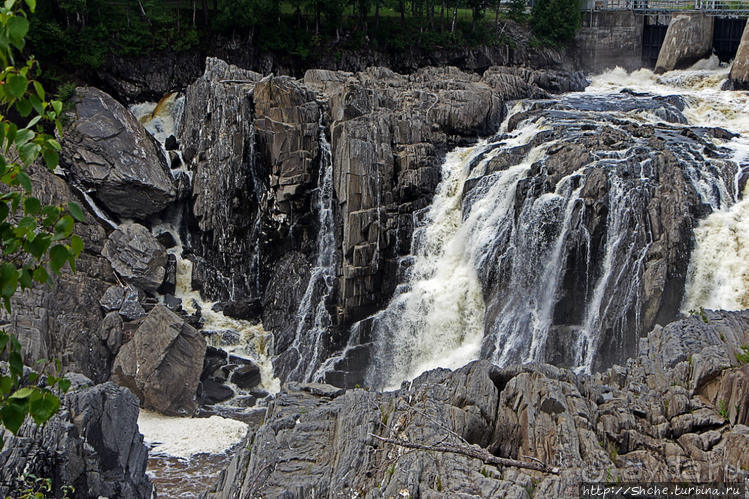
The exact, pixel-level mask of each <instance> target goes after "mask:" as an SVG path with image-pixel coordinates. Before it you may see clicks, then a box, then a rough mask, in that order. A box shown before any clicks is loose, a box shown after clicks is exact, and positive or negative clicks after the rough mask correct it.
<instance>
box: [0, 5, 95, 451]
mask: <svg viewBox="0 0 749 499" xmlns="http://www.w3.org/2000/svg"><path fill="white" fill-rule="evenodd" d="M26 7H28V9H29V11H31V12H33V11H34V9H35V8H36V0H23V2H21V0H5V2H4V3H3V4H0V61H1V62H3V66H4V68H5V69H3V70H2V71H0V108H2V109H3V110H4V112H5V110H7V109H10V110H14V111H15V113H12V112H11V113H6V114H11V115H13V114H15V115H18V116H21V117H23V118H26V117H28V116H30V115H31V114H32V113H34V116H32V117H31V119H30V120H29V121H28V124H27V125H26V126H25V127H23V128H19V127H18V125H17V124H16V123H13V122H12V121H10V120H9V119H8V118H7V117H5V116H3V115H0V182H2V183H3V184H5V185H6V186H8V189H4V193H3V194H1V195H0V257H1V258H2V259H1V260H0V262H1V263H0V298H1V299H2V302H3V304H4V306H5V308H6V310H7V311H8V312H10V311H11V298H12V297H13V295H15V293H16V292H17V290H18V288H19V287H20V288H21V290H24V289H28V288H30V287H31V286H32V285H33V283H34V281H36V282H37V283H40V284H44V283H47V282H48V281H49V274H48V272H47V269H46V268H47V267H48V268H49V269H51V270H52V271H53V272H54V273H59V272H60V271H61V269H62V268H63V267H64V266H65V264H66V263H67V264H68V265H69V266H70V268H71V270H73V271H75V259H76V258H77V257H78V256H79V255H80V254H81V252H82V251H83V240H82V239H81V238H80V237H79V236H77V235H75V234H73V231H74V228H75V221H76V220H78V221H83V220H84V213H83V210H81V207H80V206H79V205H78V204H77V203H74V202H70V203H67V205H65V206H55V205H48V206H44V205H43V204H42V202H41V201H40V200H39V199H38V198H36V197H33V196H32V195H31V192H32V187H33V186H32V183H31V178H30V177H29V175H28V173H26V168H27V167H29V166H30V165H31V164H32V163H34V162H36V161H37V159H39V158H40V157H41V158H43V160H44V164H45V166H46V167H47V168H48V169H50V170H53V169H54V168H55V167H56V166H57V163H58V159H59V152H60V143H59V142H58V141H57V140H55V138H54V137H52V136H50V135H49V134H47V133H46V132H45V128H44V126H43V125H44V124H45V123H46V124H53V125H54V128H55V129H57V131H58V132H61V131H62V126H61V124H60V119H59V118H60V114H61V113H62V103H61V102H59V101H56V100H53V101H49V102H48V101H46V100H45V99H46V93H45V92H44V88H43V86H42V85H41V83H39V82H38V81H37V80H35V79H34V78H36V77H38V75H39V74H40V70H39V66H38V64H37V63H36V61H35V60H34V59H33V58H30V59H29V60H27V61H26V62H25V64H24V65H21V66H16V65H14V59H15V56H16V55H18V54H15V53H14V51H15V50H17V51H19V53H20V51H21V50H23V48H24V45H25V38H26V35H27V34H28V32H29V21H28V19H27V17H26V16H27V13H26V10H25V8H26ZM53 243H54V245H53ZM6 355H7V357H5V356H6ZM0 358H7V359H8V364H7V366H8V367H7V369H5V370H4V371H0V424H2V425H3V426H4V427H5V428H7V429H8V430H9V431H10V432H12V433H16V432H17V431H18V430H19V428H20V427H21V425H22V424H23V422H24V421H25V420H26V418H27V417H28V416H31V419H32V420H33V421H34V422H35V423H36V424H44V423H45V422H46V421H47V420H49V418H51V417H52V416H53V415H54V414H55V413H56V412H57V410H58V409H59V407H60V399H59V397H58V396H57V394H56V393H54V392H53V391H52V390H51V389H54V388H55V387H57V389H58V390H60V391H62V392H64V391H66V390H67V389H68V388H69V387H70V381H69V380H66V379H64V378H57V377H54V376H48V377H47V378H46V379H42V378H41V377H40V376H39V375H38V374H36V373H33V372H32V373H30V374H28V375H27V376H25V375H24V367H23V357H22V355H21V344H20V342H19V341H18V339H17V338H16V337H15V336H13V335H11V334H8V333H6V332H5V331H0ZM56 370H57V371H58V372H59V370H60V366H59V363H58V364H57V368H56ZM40 382H43V383H40ZM1 447H2V441H0V448H1Z"/></svg>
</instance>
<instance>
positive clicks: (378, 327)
mask: <svg viewBox="0 0 749 499" xmlns="http://www.w3.org/2000/svg"><path fill="white" fill-rule="evenodd" d="M724 77H725V70H724V68H720V69H714V68H712V69H694V70H689V71H682V72H671V73H668V74H666V75H664V76H662V77H656V76H655V75H654V74H653V73H652V72H649V71H646V70H641V71H638V72H635V73H632V74H626V73H624V72H623V71H621V70H614V71H612V72H611V73H608V74H605V75H602V76H600V77H597V78H596V79H594V83H593V85H592V87H591V88H590V89H589V90H588V91H587V92H585V93H582V94H569V95H565V96H562V97H560V98H559V100H558V101H557V102H551V101H537V102H534V103H530V104H529V103H526V104H524V105H518V106H515V108H514V109H513V110H512V111H511V112H510V113H509V115H508V117H507V119H506V120H505V122H504V124H503V125H502V128H501V129H500V132H499V133H498V134H497V135H496V136H495V137H494V138H492V139H490V140H488V141H481V142H479V143H478V144H476V145H474V146H472V147H464V148H458V149H456V150H454V151H452V152H450V153H448V154H447V156H446V158H445V161H444V163H443V165H442V182H441V183H440V184H439V186H438V188H437V191H436V193H435V196H434V198H433V201H432V204H431V206H430V207H428V208H427V209H425V210H423V211H421V212H417V213H415V214H414V231H413V235H412V245H411V247H412V253H411V255H409V256H407V257H403V258H401V260H400V262H399V263H400V269H401V272H400V284H399V285H398V286H397V288H396V290H395V292H394V295H393V297H392V298H391V300H390V301H389V303H388V304H387V306H386V307H385V308H384V309H383V310H381V311H380V312H378V313H376V314H374V315H372V316H370V317H368V318H366V319H365V320H363V321H361V322H359V323H356V324H354V325H353V327H352V329H351V332H350V335H349V342H348V344H347V345H346V347H345V348H344V350H343V351H342V352H339V353H338V354H337V355H335V356H333V357H331V358H329V359H327V361H326V362H325V363H324V364H323V365H322V367H321V368H320V369H319V370H318V372H317V373H316V376H315V379H325V374H326V373H328V372H332V371H335V370H340V369H341V368H340V367H336V366H341V365H345V364H346V362H343V361H344V360H345V359H346V357H347V355H349V353H351V354H352V357H351V358H352V359H355V358H356V357H357V356H360V355H359V354H358V353H356V352H357V350H356V349H357V348H369V349H371V352H370V355H369V358H370V359H371V360H370V362H369V365H368V368H367V373H366V378H365V382H366V384H367V385H368V386H373V387H392V386H397V385H398V384H400V383H401V382H402V381H403V380H408V379H412V378H414V377H415V376H417V375H419V374H420V373H421V372H423V371H425V370H428V369H432V368H435V367H447V368H456V367H459V366H461V365H464V364H465V363H467V362H469V361H471V360H474V359H477V358H485V359H489V360H491V361H492V362H494V363H496V364H498V365H508V364H511V363H515V362H537V361H540V362H552V363H555V364H557V365H565V366H569V367H573V368H576V370H577V371H581V372H592V371H595V370H597V369H600V368H601V367H602V366H605V365H606V364H607V363H610V362H612V361H615V360H616V359H617V358H618V357H617V356H618V355H619V356H621V355H623V354H626V355H632V354H634V353H635V350H636V348H637V340H638V338H639V337H640V336H642V335H643V334H645V333H646V332H647V330H646V326H647V327H650V326H651V325H652V324H653V323H654V322H653V321H654V320H655V319H656V315H657V314H658V313H660V310H661V309H660V308H658V307H660V306H661V305H659V303H661V302H657V303H656V304H655V305H653V302H652V300H653V299H654V298H653V296H657V297H659V298H657V299H658V300H661V299H663V300H673V298H671V297H666V298H660V296H661V295H658V294H656V295H654V294H653V290H652V286H653V283H654V282H657V281H654V280H653V279H654V278H653V276H652V274H653V272H660V271H662V267H658V266H657V265H670V267H668V268H669V270H668V271H669V272H677V273H678V272H681V273H682V276H683V273H684V272H685V271H686V262H685V261H684V260H683V259H682V260H678V257H675V256H673V253H672V254H671V255H672V256H664V254H663V244H670V243H668V241H669V240H670V239H668V238H671V237H672V236H670V235H664V229H663V228H662V227H661V226H660V225H659V226H658V228H657V229H654V227H653V224H661V221H659V220H655V221H654V220H653V219H652V218H651V217H653V214H652V213H651V211H649V210H651V209H652V206H654V205H653V203H654V202H655V203H656V205H655V206H662V205H660V204H658V203H663V202H676V201H679V200H680V199H681V197H680V196H687V197H688V198H689V199H690V201H689V203H690V204H688V206H689V208H688V209H689V210H693V212H690V213H689V214H687V213H684V217H686V218H684V219H683V220H684V221H685V222H684V223H692V222H691V220H694V219H695V218H696V217H699V216H704V215H705V214H708V213H711V212H713V213H714V215H712V216H710V217H709V218H708V219H707V220H706V221H705V222H704V223H703V226H701V227H700V228H699V229H698V230H696V231H695V235H696V238H697V243H698V244H697V246H698V247H697V249H696V250H695V253H694V255H695V258H696V259H699V258H700V256H699V255H700V254H701V253H704V254H705V258H707V257H712V261H711V262H706V263H708V264H709V265H712V266H713V267H715V266H716V262H715V260H716V259H717V258H718V257H719V258H721V260H722V261H723V263H722V264H721V266H722V268H723V270H721V273H716V272H715V271H712V274H713V275H717V276H718V277H717V278H716V279H715V280H717V281H721V282H725V283H726V287H727V288H737V287H739V288H741V289H742V290H744V291H746V290H747V289H749V271H746V270H744V269H743V268H741V266H742V265H744V266H745V263H743V262H745V261H747V256H749V255H747V251H748V248H749V232H748V231H747V227H749V224H748V223H747V222H746V220H747V218H746V217H745V216H744V213H745V211H742V210H749V202H747V203H746V204H744V201H742V202H740V203H737V204H734V203H735V197H734V195H735V191H736V188H735V185H734V184H736V182H734V181H733V179H732V175H733V173H732V172H733V169H734V168H735V163H732V162H731V161H729V159H732V160H733V161H734V162H738V163H741V162H742V161H743V162H747V159H746V158H744V159H742V158H741V157H739V156H740V155H738V153H736V154H734V155H733V157H732V158H731V157H730V156H731V154H729V153H730V149H734V150H737V151H738V150H739V149H741V147H740V146H741V144H744V143H747V138H746V137H745V132H744V131H743V130H744V129H743V128H742V125H741V124H742V122H743V121H742V120H745V118H744V117H743V116H741V115H737V113H736V110H737V109H740V108H741V107H740V105H739V103H740V102H746V101H747V96H746V95H745V94H740V93H739V94H736V95H733V94H731V93H730V92H729V93H728V94H729V95H726V93H725V92H722V91H720V90H718V88H719V86H720V84H721V82H722V80H723V79H724ZM625 87H626V88H627V89H628V90H627V91H624V92H622V89H623V88H625ZM674 94H680V97H677V96H675V95H674ZM737 101H738V102H737ZM682 108H683V111H682ZM643 125H645V128H644V132H641V131H640V128H641V127H643ZM700 126H706V127H715V126H727V127H729V129H731V130H733V131H738V132H740V133H742V134H744V135H742V136H741V137H739V138H738V139H735V140H729V141H726V140H725V139H718V138H713V136H711V135H710V132H709V131H705V129H701V128H695V127H700ZM508 129H510V130H511V132H510V133H507V130H508ZM606 134H608V138H607V140H608V141H606V140H603V141H601V139H599V136H600V135H606ZM717 136H720V134H718V135H716V137H717ZM652 141H658V142H659V143H660V144H665V145H666V147H665V148H664V147H653V142H652ZM742 141H743V142H742ZM570 144H581V146H580V147H581V149H579V151H580V152H578V153H572V154H573V157H568V156H564V155H563V156H562V158H563V159H561V160H560V159H558V157H556V156H554V155H555V154H558V152H559V151H560V150H562V151H567V149H565V147H567V146H569V145H570ZM747 150H749V148H747ZM573 151H574V149H573ZM727 151H728V152H727ZM567 154H571V153H569V152H568V153H567ZM575 154H576V155H577V156H586V157H585V158H584V159H581V160H580V162H579V164H578V163H576V162H575V158H574V155H575ZM747 157H749V155H748V156H747ZM555 158H556V159H555ZM664 162H665V163H664ZM664 165H669V166H664ZM674 172H675V173H674ZM668 175H677V176H678V182H679V183H678V185H679V186H682V187H678V188H676V187H674V188H673V189H672V190H671V191H669V192H671V194H669V195H670V196H675V198H673V199H672V198H668V197H666V198H661V197H659V196H662V194H659V193H660V190H659V189H666V190H668V189H669V188H670V186H664V185H663V183H664V182H666V183H668V182H669V181H668V180H666V179H662V178H661V177H662V176H668ZM654 200H655V201H654ZM669 200H671V201H669ZM664 209H666V210H667V209H668V208H664ZM665 213H667V211H665V212H664V214H665ZM662 216H664V215H662ZM689 217H692V218H689ZM680 220H681V219H680ZM716 224H717V225H719V226H720V229H719V230H717V229H715V228H712V229H711V228H710V227H712V226H715V225H716ZM679 227H681V226H679ZM669 230H676V228H674V229H669ZM678 230H682V229H681V228H679V229H678ZM654 231H656V233H657V234H658V237H659V239H658V240H657V244H656V240H655V239H654V237H655V236H654ZM711 232H722V233H723V234H724V235H723V236H721V237H723V238H725V237H726V234H728V233H731V234H733V235H734V236H735V237H734V241H732V242H730V243H727V242H725V241H724V242H723V243H722V246H721V247H720V250H718V243H716V242H715V241H713V242H712V243H707V242H705V243H703V242H702V240H703V239H704V240H707V239H709V238H710V237H709V236H708V234H709V233H711ZM679 237H682V236H679ZM685 237H686V236H685ZM664 238H667V239H664ZM713 239H714V240H715V239H716V238H715V237H713ZM717 239H718V240H719V239H720V238H717ZM664 241H665V242H664ZM680 241H681V240H680ZM679 244H682V243H679ZM683 244H684V247H685V248H686V247H687V246H688V241H685V242H684V243H683ZM701 246H704V247H705V249H704V251H702V250H701V249H700V247H701ZM675 248H676V247H674V249H675ZM678 248H681V246H679V247H678ZM670 251H673V250H670ZM678 251H681V250H680V249H679V250H678ZM686 251H688V249H686ZM727 253H730V256H724V255H725V254H727ZM716 255H718V256H716ZM664 258H665V259H666V260H665V262H666V263H663V262H664V260H663V259H664ZM653 261H655V262H660V263H655V264H654V263H652V262H653ZM679 262H682V263H679ZM651 264H652V265H653V266H650V265H651ZM679 265H681V267H678V266H679ZM709 265H706V266H709ZM659 268H660V269H661V270H658V269H659ZM695 268H697V267H696V266H695V265H694V263H693V264H692V265H691V266H690V272H689V276H691V277H688V278H687V287H688V288H689V289H696V288H695V287H694V285H693V284H690V283H692V281H695V280H698V281H701V282H705V281H708V280H709V279H707V277H705V274H706V271H700V270H695ZM679 269H681V270H679ZM646 275H647V276H648V277H647V279H648V280H646V277H645V276H646ZM728 275H730V276H732V281H729V280H728V278H727V277H725V276H728ZM694 276H699V277H697V278H695V277H694ZM682 278H683V277H682ZM682 282H683V281H682ZM674 286H675V288H674V289H675V290H676V292H681V288H679V286H681V285H679V284H675V285H674ZM708 289H711V290H714V289H715V286H708ZM659 293H665V292H664V291H662V290H661V291H659ZM689 293H690V291H688V292H687V294H689ZM726 293H727V291H726ZM731 293H733V296H734V303H735V307H745V306H749V305H747V304H746V301H747V299H748V298H749V293H747V292H744V294H741V293H738V292H735V291H731ZM720 294H721V293H718V295H720ZM724 294H725V293H724ZM663 296H665V295H663ZM717 299H718V298H717V297H716V300H717ZM676 300H677V303H676V304H671V302H669V304H667V305H666V306H667V307H670V308H665V309H663V310H666V311H667V312H664V313H671V314H674V313H675V312H676V308H677V305H678V297H677V298H676ZM721 303H724V304H725V303H728V305H730V303H729V302H727V301H725V300H724V301H722V302H721ZM721 306H725V305H721ZM353 362H355V360H354V361H353Z"/></svg>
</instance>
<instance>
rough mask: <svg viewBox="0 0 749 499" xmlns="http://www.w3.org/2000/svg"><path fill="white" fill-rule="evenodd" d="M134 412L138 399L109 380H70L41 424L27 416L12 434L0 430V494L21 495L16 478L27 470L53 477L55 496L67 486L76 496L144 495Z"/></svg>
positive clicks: (147, 490) (147, 484) (148, 489)
mask: <svg viewBox="0 0 749 499" xmlns="http://www.w3.org/2000/svg"><path fill="white" fill-rule="evenodd" d="M81 378H83V379H84V380H85V378H84V377H81ZM89 383H93V382H91V381H90V380H89ZM138 410H139V409H138V399H137V398H136V397H135V396H133V394H132V393H130V392H129V391H128V390H127V389H125V388H122V387H119V386H117V385H115V384H114V383H104V384H100V385H96V386H92V387H76V386H75V384H74V386H73V390H72V391H71V392H70V393H68V394H67V395H65V396H64V398H63V403H62V407H61V409H60V412H59V413H58V414H56V415H55V416H54V417H53V418H52V419H51V420H50V421H49V422H47V424H46V425H45V426H44V427H41V428H40V427H38V426H36V425H35V424H33V423H32V422H30V420H27V422H26V423H24V425H23V426H22V427H21V429H20V431H19V433H18V435H16V436H13V435H11V434H10V433H8V432H4V430H2V429H0V434H2V437H3V440H4V446H3V449H2V450H1V451H0V465H1V466H0V470H2V471H0V475H1V478H0V493H1V494H3V496H9V495H13V496H15V495H16V494H20V493H22V491H24V490H25V489H26V488H27V486H26V485H24V484H23V481H22V477H23V476H24V474H31V475H35V476H37V477H42V478H51V479H53V482H52V483H53V487H54V494H55V496H56V497H62V493H63V490H62V487H63V486H64V485H72V486H73V487H75V496H76V497H133V498H144V499H145V498H150V497H151V496H152V489H153V486H152V485H151V481H150V479H149V478H148V476H147V475H146V461H147V459H148V450H147V449H146V446H145V445H144V444H143V436H142V435H141V434H140V433H139V432H138V424H137V423H138Z"/></svg>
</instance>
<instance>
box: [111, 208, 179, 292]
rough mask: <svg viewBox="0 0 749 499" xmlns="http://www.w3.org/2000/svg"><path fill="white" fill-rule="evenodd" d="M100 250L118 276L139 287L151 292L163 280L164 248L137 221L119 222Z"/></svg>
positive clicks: (164, 271)
mask: <svg viewBox="0 0 749 499" xmlns="http://www.w3.org/2000/svg"><path fill="white" fill-rule="evenodd" d="M101 254H102V255H104V256H105V257H106V258H107V260H109V262H110V263H111V264H112V268H113V269H114V270H115V271H116V272H117V273H118V274H119V275H120V276H122V277H123V278H124V279H125V280H126V281H128V282H130V283H132V284H134V285H135V286H137V287H139V288H141V289H142V290H143V291H146V292H149V293H153V292H155V291H156V290H157V289H158V288H159V286H161V284H162V283H163V282H164V276H165V275H166V270H165V268H164V267H165V265H166V263H167V254H166V249H165V248H164V246H162V245H161V243H160V242H159V241H157V240H156V238H155V237H154V236H153V235H152V234H151V232H149V230H148V229H146V228H145V227H143V226H142V225H140V224H138V223H135V222H126V223H123V224H122V225H120V226H119V228H118V229H117V230H115V231H114V232H112V233H111V234H110V235H109V238H108V239H107V242H106V243H105V244H104V248H103V249H102V250H101Z"/></svg>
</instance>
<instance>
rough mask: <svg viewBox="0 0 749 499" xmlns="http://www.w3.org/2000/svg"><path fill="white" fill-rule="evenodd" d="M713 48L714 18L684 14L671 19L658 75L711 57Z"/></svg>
mask: <svg viewBox="0 0 749 499" xmlns="http://www.w3.org/2000/svg"><path fill="white" fill-rule="evenodd" d="M712 48H713V18H712V17H708V16H706V15H703V14H682V15H678V16H676V17H674V18H673V19H671V23H669V25H668V30H667V31H666V37H665V38H664V39H663V45H661V50H660V52H658V61H657V62H656V63H655V72H656V73H659V74H660V73H665V72H666V71H671V70H674V69H683V68H685V67H688V66H690V65H692V64H694V63H695V62H697V61H699V60H700V59H702V58H704V57H707V56H709V55H710V53H711V51H712Z"/></svg>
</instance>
